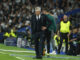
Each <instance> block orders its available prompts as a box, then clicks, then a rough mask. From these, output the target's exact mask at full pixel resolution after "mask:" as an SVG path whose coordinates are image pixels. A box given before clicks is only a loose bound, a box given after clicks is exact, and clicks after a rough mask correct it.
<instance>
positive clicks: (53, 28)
mask: <svg viewBox="0 0 80 60" xmlns="http://www.w3.org/2000/svg"><path fill="white" fill-rule="evenodd" d="M43 14H45V15H46V16H47V17H48V18H49V20H50V21H51V22H52V24H51V25H50V26H49V27H48V28H47V29H46V31H45V39H46V41H47V55H48V56H49V53H50V42H51V34H52V32H54V33H55V32H56V23H55V21H54V18H53V16H52V15H51V13H50V12H49V10H48V9H43ZM48 23H49V22H47V24H48ZM52 43H53V42H52Z"/></svg>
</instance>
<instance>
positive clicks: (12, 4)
mask: <svg viewBox="0 0 80 60" xmlns="http://www.w3.org/2000/svg"><path fill="white" fill-rule="evenodd" d="M36 6H41V7H42V9H43V8H44V7H47V8H48V9H49V10H50V11H51V13H52V14H53V16H54V19H55V21H56V25H57V31H58V27H59V23H60V21H61V20H63V18H62V19H58V16H59V15H61V14H64V13H66V12H69V11H72V10H74V9H77V8H80V1H79V0H75V1H74V0H0V40H1V41H0V42H4V39H5V38H4V36H7V37H10V35H7V33H11V31H13V34H12V36H13V37H15V38H17V35H18V32H26V34H25V36H28V39H31V32H32V31H31V23H30V20H31V16H32V15H33V14H34V12H35V7H36ZM78 18H79V19H78ZM68 19H69V20H70V21H71V23H72V33H73V34H75V33H76V32H77V33H78V34H79V36H78V38H79V37H80V13H78V14H73V15H70V16H69V17H68ZM75 21H76V22H75ZM76 30H77V31H76ZM56 33H58V32H56ZM2 35H4V36H3V37H2ZM56 35H57V34H56ZM71 36H72V35H71ZM71 36H70V38H71V39H73V38H72V37H71ZM58 39H59V38H57V40H58ZM79 40H80V38H79ZM74 44H76V43H75V42H74ZM71 46H72V43H70V47H71ZM79 46H80V43H79ZM79 49H80V48H79ZM74 50H75V48H74ZM71 51H72V48H71V49H70V52H71ZM78 52H79V51H78ZM79 53H80V52H79ZM69 55H71V54H69Z"/></svg>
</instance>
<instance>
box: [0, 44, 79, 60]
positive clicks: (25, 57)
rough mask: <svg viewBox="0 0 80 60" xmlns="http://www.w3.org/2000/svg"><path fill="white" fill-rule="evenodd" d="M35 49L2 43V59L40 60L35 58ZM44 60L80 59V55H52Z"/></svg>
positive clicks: (0, 45) (0, 47)
mask: <svg viewBox="0 0 80 60" xmlns="http://www.w3.org/2000/svg"><path fill="white" fill-rule="evenodd" d="M34 56H35V53H34V51H32V50H27V49H23V48H17V47H12V46H5V45H3V44H0V60H39V59H33V57H34ZM42 60H80V56H67V55H51V56H50V58H47V57H46V56H44V57H43V59H42Z"/></svg>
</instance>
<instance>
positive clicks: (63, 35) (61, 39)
mask: <svg viewBox="0 0 80 60" xmlns="http://www.w3.org/2000/svg"><path fill="white" fill-rule="evenodd" d="M67 34H68V33H60V44H59V47H58V53H60V50H61V47H62V43H63V39H65V43H66V48H65V50H66V51H65V53H66V54H67V52H68V37H67Z"/></svg>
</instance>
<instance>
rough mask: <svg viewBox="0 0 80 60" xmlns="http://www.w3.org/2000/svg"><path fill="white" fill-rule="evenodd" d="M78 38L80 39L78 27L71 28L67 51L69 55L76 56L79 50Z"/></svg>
mask: <svg viewBox="0 0 80 60" xmlns="http://www.w3.org/2000/svg"><path fill="white" fill-rule="evenodd" d="M79 40H80V36H79V34H78V27H76V26H75V27H74V28H73V30H72V33H71V34H70V41H69V44H70V50H69V52H68V54H69V55H74V56H76V55H77V54H78V50H79V46H78V45H79Z"/></svg>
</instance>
